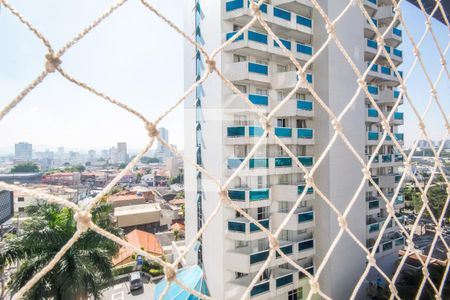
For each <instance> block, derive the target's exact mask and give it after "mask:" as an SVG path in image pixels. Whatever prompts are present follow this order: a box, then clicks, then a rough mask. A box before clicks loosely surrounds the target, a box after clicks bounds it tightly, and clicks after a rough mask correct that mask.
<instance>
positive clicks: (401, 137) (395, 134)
mask: <svg viewBox="0 0 450 300" xmlns="http://www.w3.org/2000/svg"><path fill="white" fill-rule="evenodd" d="M394 136H395V138H396V139H397V140H398V141H403V138H404V135H403V133H394Z"/></svg>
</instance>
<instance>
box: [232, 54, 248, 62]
mask: <svg viewBox="0 0 450 300" xmlns="http://www.w3.org/2000/svg"><path fill="white" fill-rule="evenodd" d="M246 60H247V56H244V55H239V54H235V55H234V62H241V61H246Z"/></svg>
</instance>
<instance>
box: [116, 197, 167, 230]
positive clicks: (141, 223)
mask: <svg viewBox="0 0 450 300" xmlns="http://www.w3.org/2000/svg"><path fill="white" fill-rule="evenodd" d="M114 218H115V221H116V222H117V225H118V226H119V227H120V228H124V229H127V228H133V227H134V228H142V229H147V230H149V231H155V230H156V229H157V228H159V226H160V220H161V206H160V204H159V203H145V204H136V205H128V206H122V207H116V208H114Z"/></svg>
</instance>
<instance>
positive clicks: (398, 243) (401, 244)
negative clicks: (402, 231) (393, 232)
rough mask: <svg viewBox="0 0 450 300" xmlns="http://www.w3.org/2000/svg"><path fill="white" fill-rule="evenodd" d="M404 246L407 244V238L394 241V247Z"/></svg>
mask: <svg viewBox="0 0 450 300" xmlns="http://www.w3.org/2000/svg"><path fill="white" fill-rule="evenodd" d="M404 244H405V238H404V237H401V238H398V239H396V240H394V245H395V246H396V247H398V246H403V245H404Z"/></svg>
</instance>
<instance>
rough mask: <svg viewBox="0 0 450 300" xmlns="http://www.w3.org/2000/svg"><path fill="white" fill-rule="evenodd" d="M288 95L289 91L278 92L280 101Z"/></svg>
mask: <svg viewBox="0 0 450 300" xmlns="http://www.w3.org/2000/svg"><path fill="white" fill-rule="evenodd" d="M287 95H288V93H287V92H281V91H280V92H278V94H277V100H278V101H282V100H283V99H284V98H286V96H287Z"/></svg>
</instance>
